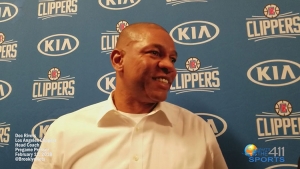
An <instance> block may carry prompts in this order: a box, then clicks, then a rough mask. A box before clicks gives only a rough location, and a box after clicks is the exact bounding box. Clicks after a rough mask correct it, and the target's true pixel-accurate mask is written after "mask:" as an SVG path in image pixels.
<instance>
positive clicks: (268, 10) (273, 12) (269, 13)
mask: <svg viewBox="0 0 300 169" xmlns="http://www.w3.org/2000/svg"><path fill="white" fill-rule="evenodd" d="M279 12H280V10H279V7H278V6H277V5H275V4H269V5H267V6H266V7H265V8H264V15H265V16H266V17H267V18H270V19H272V18H276V17H277V16H278V15H279Z"/></svg>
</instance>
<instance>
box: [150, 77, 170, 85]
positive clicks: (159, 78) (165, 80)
mask: <svg viewBox="0 0 300 169" xmlns="http://www.w3.org/2000/svg"><path fill="white" fill-rule="evenodd" d="M153 79H154V80H157V81H160V82H163V83H166V84H168V83H169V81H168V80H167V79H165V78H161V77H158V78H153Z"/></svg>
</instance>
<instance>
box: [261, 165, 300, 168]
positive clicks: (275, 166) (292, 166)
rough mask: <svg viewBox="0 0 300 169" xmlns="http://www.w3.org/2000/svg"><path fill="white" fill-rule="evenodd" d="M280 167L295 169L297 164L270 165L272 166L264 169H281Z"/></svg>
mask: <svg viewBox="0 0 300 169" xmlns="http://www.w3.org/2000/svg"><path fill="white" fill-rule="evenodd" d="M282 167H285V168H287V167H288V168H291V169H292V168H294V169H295V167H297V164H277V165H272V166H270V167H267V168H265V169H276V168H277V169H281V168H282Z"/></svg>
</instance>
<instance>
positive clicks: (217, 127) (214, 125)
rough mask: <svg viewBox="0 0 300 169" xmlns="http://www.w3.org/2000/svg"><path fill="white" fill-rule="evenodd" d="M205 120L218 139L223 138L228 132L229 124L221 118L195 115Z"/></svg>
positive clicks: (205, 114)
mask: <svg viewBox="0 0 300 169" xmlns="http://www.w3.org/2000/svg"><path fill="white" fill-rule="evenodd" d="M195 114H197V115H198V116H199V117H201V118H203V119H204V120H205V121H206V122H207V123H208V124H209V125H210V127H211V129H212V130H213V132H214V133H215V135H216V137H219V136H221V135H222V134H224V133H225V131H226V130H227V123H226V121H225V120H224V119H222V118H221V117H219V116H217V115H214V114H209V113H195Z"/></svg>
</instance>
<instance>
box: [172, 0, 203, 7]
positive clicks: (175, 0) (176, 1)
mask: <svg viewBox="0 0 300 169" xmlns="http://www.w3.org/2000/svg"><path fill="white" fill-rule="evenodd" d="M187 2H207V1H206V0H167V5H172V6H174V5H180V4H183V3H187Z"/></svg>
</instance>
